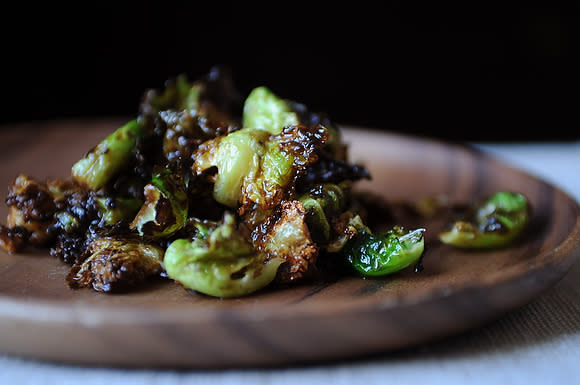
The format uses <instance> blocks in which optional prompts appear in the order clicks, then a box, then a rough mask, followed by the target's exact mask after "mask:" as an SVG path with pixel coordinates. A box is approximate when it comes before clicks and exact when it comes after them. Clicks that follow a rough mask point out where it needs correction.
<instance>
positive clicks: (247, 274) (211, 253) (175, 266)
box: [164, 214, 282, 298]
mask: <svg viewBox="0 0 580 385" xmlns="http://www.w3.org/2000/svg"><path fill="white" fill-rule="evenodd" d="M198 235H200V236H199V237H197V238H195V239H193V240H191V241H190V240H188V239H178V240H175V241H174V242H172V243H171V244H170V245H169V247H168V248H167V250H166V252H165V259H164V264H165V270H166V272H167V274H168V276H169V277H170V278H172V279H174V280H175V281H177V282H179V283H180V284H182V285H183V286H184V287H185V288H187V289H192V290H195V291H198V292H200V293H204V294H206V295H210V296H214V297H222V298H228V297H239V296H244V295H247V294H250V293H253V292H255V291H257V290H259V289H262V288H264V287H265V286H267V285H268V284H270V282H272V281H273V279H274V278H275V276H276V272H277V270H278V266H280V263H282V260H281V259H276V258H273V259H266V254H264V253H258V252H256V251H255V250H254V248H253V247H252V245H250V244H249V243H248V242H247V241H246V239H245V238H244V237H243V236H242V235H241V234H240V233H239V232H238V231H237V229H236V223H235V219H234V217H233V215H231V214H226V215H225V216H224V219H223V222H222V223H221V224H218V225H217V226H216V227H215V228H213V229H209V231H200V233H198Z"/></svg>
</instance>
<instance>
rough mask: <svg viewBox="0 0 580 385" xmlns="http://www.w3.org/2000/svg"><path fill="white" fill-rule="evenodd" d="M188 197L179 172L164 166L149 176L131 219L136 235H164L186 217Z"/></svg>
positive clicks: (178, 228) (183, 222)
mask: <svg viewBox="0 0 580 385" xmlns="http://www.w3.org/2000/svg"><path fill="white" fill-rule="evenodd" d="M188 208H189V199H188V196H187V190H186V187H185V184H184V181H183V178H182V177H181V175H180V174H178V173H174V172H172V171H171V170H170V169H164V170H162V171H160V172H157V173H155V174H154V175H153V178H152V180H151V183H149V184H147V185H146V186H145V203H143V205H142V206H141V208H140V209H139V212H138V213H137V215H136V216H135V218H134V219H133V221H132V222H131V228H132V229H136V230H137V231H138V232H139V234H141V235H147V236H151V237H168V236H170V235H172V234H174V233H175V232H177V231H178V230H180V229H181V228H182V227H183V226H184V225H185V222H186V220H187V216H188Z"/></svg>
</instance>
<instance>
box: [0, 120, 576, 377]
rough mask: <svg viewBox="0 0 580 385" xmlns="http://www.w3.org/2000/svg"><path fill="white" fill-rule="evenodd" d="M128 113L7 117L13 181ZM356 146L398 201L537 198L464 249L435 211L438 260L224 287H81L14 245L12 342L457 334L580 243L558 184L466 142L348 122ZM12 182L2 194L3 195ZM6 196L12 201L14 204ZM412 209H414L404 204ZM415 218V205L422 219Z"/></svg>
mask: <svg viewBox="0 0 580 385" xmlns="http://www.w3.org/2000/svg"><path fill="white" fill-rule="evenodd" d="M123 122H124V120H123V119H107V120H84V121H83V120H79V121H72V120H70V121H58V122H56V121H54V122H42V123H41V122H36V123H34V122H33V123H29V124H20V125H13V126H7V127H3V128H1V129H0V149H1V152H0V159H1V161H2V162H1V164H2V167H1V168H0V185H3V186H7V185H8V184H9V183H10V181H11V180H12V179H13V178H14V177H15V176H16V175H17V174H18V173H25V174H29V175H31V176H34V177H37V178H39V179H43V178H45V177H62V176H67V175H68V174H69V173H70V167H71V165H72V164H73V163H74V161H76V160H77V159H78V158H79V157H81V156H82V155H83V154H84V153H85V152H86V151H87V150H88V149H90V148H91V147H92V146H93V145H95V144H96V143H97V142H98V141H99V140H100V139H102V138H104V137H105V136H106V135H107V134H108V133H110V132H111V131H112V130H113V129H115V128H116V127H118V126H119V125H120V124H122V123H123ZM344 134H345V140H346V141H347V143H349V145H350V154H351V158H352V159H353V160H355V161H357V162H362V163H364V164H365V165H366V166H367V167H368V168H369V169H370V171H371V173H372V175H373V179H372V180H371V181H365V182H363V183H360V184H359V186H358V188H359V189H360V190H366V191H372V192H374V193H377V194H380V195H382V196H383V197H385V198H386V199H387V200H388V201H391V202H401V201H407V202H410V201H414V200H417V199H421V198H425V197H431V196H435V195H438V194H445V195H446V196H447V197H448V198H449V200H450V201H451V202H453V203H469V202H471V201H473V200H474V199H477V198H479V197H483V196H485V195H487V194H489V193H491V192H494V191H497V190H517V191H520V192H522V193H524V194H526V195H527V196H528V198H529V199H530V201H531V203H532V207H533V209H534V217H533V220H532V223H531V225H530V229H529V232H528V233H527V234H526V235H525V236H524V237H523V238H522V239H521V240H519V241H518V242H517V243H516V244H514V245H513V246H512V247H509V248H507V249H503V250H497V251H486V252H481V251H470V252H466V251H460V250H456V249H453V248H451V247H449V246H446V245H443V244H441V243H439V242H438V241H437V231H438V229H440V228H441V226H442V223H441V221H440V220H438V219H437V218H432V219H428V220H424V222H423V223H422V225H423V226H424V227H425V228H426V229H427V231H426V251H425V257H424V270H423V272H421V273H419V274H417V273H414V272H413V271H412V269H409V270H408V271H407V270H406V271H403V272H400V273H398V274H395V275H392V276H390V277H387V278H382V279H361V278H358V277H354V276H352V277H344V278H341V279H325V280H321V281H313V282H305V283H302V284H300V285H297V286H296V287H292V288H270V289H267V290H264V291H262V292H260V293H258V294H256V295H252V296H249V297H246V298H237V299H230V300H220V299H215V298H209V297H206V296H203V295H199V294H193V293H190V292H187V291H185V290H183V289H182V288H181V287H179V286H178V285H176V284H174V283H173V282H170V281H161V280H160V281H158V282H152V283H151V285H148V286H146V287H144V288H141V289H139V290H135V291H132V292H129V293H125V294H115V295H110V294H100V293H96V292H93V291H90V290H80V291H72V290H70V289H69V288H68V287H67V286H66V284H65V280H64V276H65V274H66V273H67V271H68V266H66V265H64V264H63V263H61V262H60V261H58V260H55V259H54V258H51V257H50V256H49V255H48V253H47V252H46V251H43V250H38V251H35V252H30V253H27V254H25V255H8V254H6V253H3V252H2V253H0V353H6V354H11V355H16V356H22V357H30V358H35V359H42V360H50V361H57V362H66V363H71V364H87V365H106V366H123V367H195V368H227V367H249V366H252V367H257V366H261V367H263V366H276V365H288V364H303V363H312V362H320V361H324V360H334V359H344V358H349V357H361V356H364V355H367V354H372V353H377V352H385V351H389V350H393V349H398V348H402V347H407V346H411V345H414V344H417V343H421V342H426V341H429V340H433V339H436V338H444V337H446V336H450V335H453V334H456V333H459V332H461V331H464V330H466V329H471V328H475V327H478V326H480V325H483V324H485V323H487V322H489V321H490V320H493V319H496V318H498V317H501V316H502V315H504V314H505V313H506V312H509V311H510V310H513V309H515V308H518V307H520V306H522V305H524V304H526V303H528V302H529V301H530V300H532V299H533V298H535V297H537V296H538V295H541V294H542V292H543V291H544V290H546V289H547V288H549V287H551V286H552V285H553V284H555V283H556V282H557V281H558V280H560V279H561V278H562V277H563V276H564V275H565V274H566V272H567V271H568V270H569V269H570V267H571V266H572V264H573V263H574V262H575V261H576V260H578V259H579V257H580V220H579V218H580V208H579V206H578V204H577V203H576V202H575V201H574V200H573V199H571V198H570V197H569V196H568V195H566V194H565V193H564V192H562V191H561V190H559V189H558V188H556V187H554V186H552V185H550V184H548V183H545V182H544V181H542V180H539V179H537V178H535V177H532V176H531V175H528V174H526V173H524V172H521V171H519V170H517V169H514V168H511V167H508V166H507V165H505V164H503V163H501V162H499V161H498V160H496V159H494V158H492V157H490V156H487V155H486V154H484V153H481V152H478V151H476V150H474V149H473V148H470V147H468V146H464V145H457V144H451V143H446V142H440V141H436V140H432V139H429V138H421V137H409V136H404V135H395V134H392V133H388V132H379V131H373V130H362V129H356V128H346V129H345V131H344ZM4 197H5V195H3V196H2V199H3V198H4ZM5 216H6V207H5V205H3V207H1V209H0V218H5ZM402 220H405V218H403V219H402ZM411 221H412V219H410V218H409V223H411Z"/></svg>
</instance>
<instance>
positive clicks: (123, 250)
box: [67, 237, 163, 293]
mask: <svg viewBox="0 0 580 385" xmlns="http://www.w3.org/2000/svg"><path fill="white" fill-rule="evenodd" d="M85 255H86V259H84V262H82V263H78V264H75V265H74V266H73V267H72V268H71V270H70V272H69V274H68V276H67V282H68V284H69V286H70V287H71V288H73V289H81V288H93V289H94V290H96V291H100V292H104V293H108V292H114V291H118V290H123V289H126V288H128V287H131V286H135V285H138V284H140V283H141V282H143V281H145V280H146V279H147V278H150V277H152V276H155V275H159V274H161V272H162V271H163V264H162V259H163V249H162V248H161V247H159V246H158V245H155V244H152V243H145V242H143V241H142V240H140V239H138V238H123V239H115V238H111V237H103V238H96V239H94V240H93V241H92V242H91V243H90V244H89V245H88V247H87V249H86V251H85Z"/></svg>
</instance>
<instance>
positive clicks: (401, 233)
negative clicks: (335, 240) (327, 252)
mask: <svg viewBox="0 0 580 385" xmlns="http://www.w3.org/2000/svg"><path fill="white" fill-rule="evenodd" d="M424 232H425V229H422V228H419V229H415V230H412V231H405V230H404V229H403V228H402V227H399V226H395V227H393V229H391V230H389V231H386V232H381V233H377V234H371V233H368V232H364V231H361V232H360V233H359V234H358V235H357V236H356V237H354V238H353V239H351V240H350V241H349V242H348V243H347V244H346V245H345V247H344V248H343V251H342V252H343V253H344V254H345V255H346V258H347V260H348V261H349V262H350V264H351V265H352V267H353V268H354V269H355V270H356V271H357V272H359V273H360V274H362V275H363V276H372V277H376V276H384V275H388V274H392V273H395V272H397V271H400V270H402V269H404V268H406V267H408V266H410V265H412V264H414V263H417V262H418V261H419V259H420V258H421V256H422V254H423V251H424V248H425V241H424V237H423V233H424Z"/></svg>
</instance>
